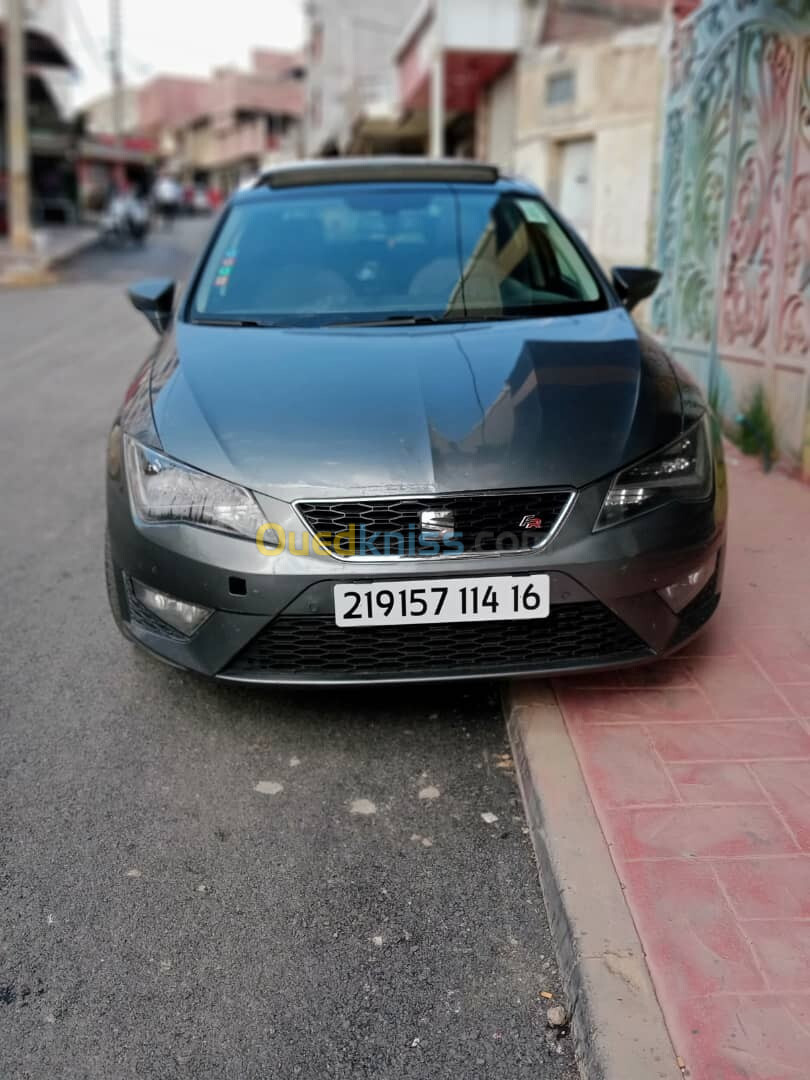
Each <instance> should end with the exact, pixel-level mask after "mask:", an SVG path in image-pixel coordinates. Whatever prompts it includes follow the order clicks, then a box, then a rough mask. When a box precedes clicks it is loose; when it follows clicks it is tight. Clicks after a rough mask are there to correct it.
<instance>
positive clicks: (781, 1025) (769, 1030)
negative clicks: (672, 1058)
mask: <svg viewBox="0 0 810 1080" xmlns="http://www.w3.org/2000/svg"><path fill="white" fill-rule="evenodd" d="M803 1008H804V1004H803V1002H801V1001H800V1000H798V1001H797V1000H796V999H793V998H791V997H789V996H785V995H781V994H780V995H768V996H764V995H759V994H757V995H754V996H752V997H733V996H721V997H708V998H694V999H693V1000H691V1001H681V1002H676V1003H674V1005H673V1007H672V1008H671V1009H669V1010H667V1017H668V1019H669V1022H670V1027H671V1030H672V1034H673V1038H674V1042H675V1048H676V1050H677V1052H678V1054H679V1055H680V1056H681V1057H682V1058H683V1059H684V1061H685V1063H686V1068H687V1069H688V1070H689V1071H688V1075H689V1076H690V1077H691V1078H692V1080H808V1076H810V1024H808V1023H807V1022H806V1021H803V1019H802V1010H803Z"/></svg>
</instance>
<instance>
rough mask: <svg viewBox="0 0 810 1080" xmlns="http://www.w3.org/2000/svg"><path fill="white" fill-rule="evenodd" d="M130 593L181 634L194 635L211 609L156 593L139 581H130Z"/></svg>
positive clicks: (156, 591) (155, 590) (166, 594)
mask: <svg viewBox="0 0 810 1080" xmlns="http://www.w3.org/2000/svg"><path fill="white" fill-rule="evenodd" d="M132 591H133V592H134V593H135V596H136V597H137V599H138V600H139V601H140V602H141V603H142V604H143V606H144V607H146V608H149V610H150V611H151V612H152V613H153V614H154V615H157V617H158V618H159V619H162V620H163V621H164V622H165V623H168V624H169V626H173V627H174V629H175V630H179V631H180V633H181V634H188V635H189V636H190V635H191V634H193V633H194V631H195V630H197V629H198V628H199V627H200V626H202V624H203V623H204V622H205V620H206V619H207V618H208V616H209V615H210V614H211V608H207V607H201V606H200V605H199V604H187V603H186V602H185V600H178V599H177V598H176V597H174V596H169V595H168V593H163V592H158V590H157V589H153V588H151V586H149V585H143V584H142V583H141V582H140V581H136V580H135V578H133V579H132Z"/></svg>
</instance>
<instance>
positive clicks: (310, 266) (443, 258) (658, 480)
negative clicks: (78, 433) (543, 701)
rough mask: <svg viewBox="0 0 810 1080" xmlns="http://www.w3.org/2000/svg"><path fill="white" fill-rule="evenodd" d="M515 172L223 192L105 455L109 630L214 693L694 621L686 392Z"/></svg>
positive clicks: (158, 302)
mask: <svg viewBox="0 0 810 1080" xmlns="http://www.w3.org/2000/svg"><path fill="white" fill-rule="evenodd" d="M658 277H659V275H658V274H657V273H656V272H655V271H652V270H648V269H644V268H632V267H621V268H617V269H615V270H614V272H613V274H612V278H611V280H608V279H607V278H606V277H605V275H604V274H603V273H602V271H601V270H600V268H599V266H598V265H597V264H596V262H595V260H594V259H593V257H592V256H591V255H590V254H589V252H588V250H587V249H586V247H585V246H584V245H583V243H582V242H581V240H580V239H579V238H578V237H577V236H576V235H575V234H574V233H573V232H572V231H571V229H570V228H569V227H568V226H567V225H566V224H565V223H564V222H563V221H561V220H560V218H559V217H558V216H557V215H556V214H555V213H554V211H553V210H552V208H551V207H550V206H549V205H548V203H547V202H546V201H545V200H544V199H543V198H542V197H541V195H540V193H539V192H538V191H537V190H536V189H535V188H533V187H532V186H531V185H529V184H527V183H525V182H523V181H518V180H514V179H509V178H507V177H503V176H501V175H499V173H498V171H497V170H496V169H494V168H492V167H489V166H486V165H479V164H475V163H471V162H460V161H459V162H441V161H429V160H421V159H402V160H398V159H364V160H358V161H352V160H340V159H337V160H333V161H325V162H319V163H307V162H302V163H296V164H293V165H289V166H284V167H279V168H277V169H275V170H273V171H271V172H268V173H266V174H265V175H263V176H262V177H261V178H260V179H259V180H258V181H257V183H256V185H255V186H254V187H253V188H251V189H250V190H247V191H243V192H240V193H239V194H237V195H236V196H235V197H234V198H232V199H231V201H230V203H229V204H228V205H227V207H226V208H225V210H224V212H223V214H222V215H221V216H220V218H219V220H218V222H217V223H216V225H215V227H214V230H213V234H212V236H211V239H210V241H209V243H208V245H207V247H206V250H205V251H204V253H203V255H202V257H201V259H200V261H199V264H198V266H197V268H196V270H195V272H194V274H193V276H192V277H191V280H190V282H189V285H188V287H187V288H186V289H185V290H184V291H183V293H182V295H177V294H176V289H175V286H174V283H173V282H171V281H163V280H159V281H150V282H144V283H142V284H141V285H139V286H137V287H136V288H135V289H133V290H131V294H130V295H131V298H132V300H133V303H134V304H135V307H136V308H138V309H139V310H140V311H142V312H143V313H144V314H145V315H146V316H147V318H148V319H149V320H150V322H151V323H152V324H153V325H154V326H155V328H156V330H157V331H158V333H159V340H158V342H157V344H156V347H155V349H154V351H153V353H152V354H151V355H150V356H149V357H148V359H147V360H146V362H145V363H144V364H143V365H142V366H141V368H140V370H139V371H138V373H137V375H136V377H135V379H134V381H133V382H132V384H131V386H130V388H129V390H128V391H127V394H126V397H125V399H124V402H123V404H122V406H121V409H120V412H119V414H118V416H117V417H116V419H115V422H114V424H113V427H112V431H111V434H110V439H109V448H108V457H107V508H108V530H107V584H108V591H109V595H110V601H111V606H112V610H113V613H114V615H115V618H116V621H117V622H118V625H119V626H120V628H121V630H122V631H123V633H124V634H125V635H126V636H127V637H128V638H130V639H132V640H133V641H135V642H137V643H138V644H139V645H141V646H143V647H144V648H146V649H147V650H149V651H150V652H151V653H153V654H155V655H156V656H158V657H160V658H162V659H163V660H166V661H168V662H170V663H172V664H175V665H177V666H179V667H183V668H188V669H192V670H194V671H197V672H201V673H203V674H206V675H210V676H215V677H217V678H219V679H225V680H234V681H243V682H267V683H312V684H316V683H349V682H388V681H402V680H430V679H451V678H471V677H491V676H503V675H526V674H544V675H547V674H552V673H554V674H558V673H564V672H570V671H578V670H584V669H594V668H614V667H621V666H624V665H629V664H637V663H640V662H644V661H649V660H652V659H654V658H656V657H660V656H665V655H667V654H668V653H671V652H672V651H673V650H675V649H677V648H679V647H680V646H682V645H683V644H684V643H685V642H687V641H688V640H689V639H690V638H691V637H692V636H693V635H694V634H695V633H697V632H698V631H699V630H700V629H701V627H702V626H703V625H704V624H705V623H706V621H707V620H708V619H709V618H710V616H711V615H712V613H713V612H714V610H715V608H716V606H717V603H718V600H719V597H720V588H721V582H722V575H723V557H724V548H725V530H726V480H725V470H724V465H723V457H722V446H721V440H720V436H719V432H718V427H717V424H716V422H715V420H714V419H713V417H712V415H711V413H710V411H709V409H708V408H707V406H706V403H705V401H704V400H703V397H702V396H701V393H700V391H699V389H698V388H697V387H696V386H695V384H694V383H693V382H692V381H691V380H690V379H689V378H688V377H687V375H686V374H685V373H684V372H683V371H682V370H680V369H679V368H678V367H677V366H676V365H675V364H673V362H672V360H671V359H670V357H669V356H668V355H667V353H666V352H665V351H664V350H663V349H662V348H661V346H660V345H659V344H658V343H657V342H656V341H654V340H653V339H652V338H651V337H650V336H648V335H647V334H645V333H644V332H642V330H640V329H639V327H638V326H637V325H636V324H635V322H634V321H633V319H632V318H631V316H630V314H629V311H630V309H632V308H633V307H634V306H635V305H636V304H637V303H639V302H640V301H642V300H644V299H646V298H647V297H648V296H649V295H650V294H651V293H652V292H653V290H654V289H655V286H656V284H657V282H658Z"/></svg>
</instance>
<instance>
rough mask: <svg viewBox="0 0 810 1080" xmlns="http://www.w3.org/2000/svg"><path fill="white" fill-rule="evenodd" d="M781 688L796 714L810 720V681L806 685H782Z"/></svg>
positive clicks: (783, 695)
mask: <svg viewBox="0 0 810 1080" xmlns="http://www.w3.org/2000/svg"><path fill="white" fill-rule="evenodd" d="M779 689H780V691H781V693H782V697H783V698H785V699H786V700H787V702H788V704H789V705H790V707H791V708H792V709H793V711H794V712H795V713H796V715H797V716H800V717H802V718H803V719H804V720H810V683H808V684H806V685H805V686H795V685H794V686H780V687H779Z"/></svg>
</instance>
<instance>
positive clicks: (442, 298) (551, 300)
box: [190, 185, 606, 326]
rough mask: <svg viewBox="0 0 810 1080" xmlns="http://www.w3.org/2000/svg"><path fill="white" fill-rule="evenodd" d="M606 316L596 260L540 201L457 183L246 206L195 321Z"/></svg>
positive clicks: (231, 219)
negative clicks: (593, 313)
mask: <svg viewBox="0 0 810 1080" xmlns="http://www.w3.org/2000/svg"><path fill="white" fill-rule="evenodd" d="M605 306H606V300H605V297H604V294H603V292H602V290H601V288H600V286H599V283H598V281H597V279H596V278H595V276H594V274H593V273H592V271H591V270H590V268H589V267H588V265H587V263H586V262H585V259H584V258H583V257H582V255H581V254H580V253H579V251H578V249H577V248H576V247H575V245H574V244H573V243H572V241H571V239H570V238H569V236H568V235H567V234H566V232H565V231H564V229H563V228H562V226H561V225H560V224H559V223H558V222H557V220H556V219H555V218H554V217H553V216H552V215H551V213H550V212H549V210H548V209H547V207H546V206H545V204H544V203H543V202H542V201H541V200H540V199H536V198H533V197H527V196H523V195H513V194H504V193H500V192H494V191H493V190H492V189H487V190H471V189H470V188H456V189H454V188H450V187H447V186H445V187H442V188H429V187H418V186H416V185H398V186H395V185H391V186H386V187H378V188H371V187H365V186H364V187H353V188H352V187H349V186H343V187H340V188H317V189H313V188H308V189H305V190H304V189H300V190H297V191H293V192H279V193H273V194H272V196H270V197H269V198H266V199H262V200H256V201H246V202H242V203H236V204H235V205H234V206H233V207H232V208H231V210H230V212H229V214H228V215H227V217H226V219H225V221H224V222H223V224H222V226H221V228H220V231H219V233H218V235H217V238H216V241H215V243H214V245H213V247H212V249H211V251H210V254H209V257H208V259H207V260H206V263H205V265H204V267H203V270H202V273H201V274H200V276H199V279H198V284H197V287H196V290H195V292H194V295H193V298H192V301H191V307H190V315H191V319H192V321H198V322H213V323H225V324H227V323H237V324H238V323H244V324H247V325H256V324H258V325H265V324H270V325H292V326H296V325H299V326H303V325H313V324H314V325H323V324H328V325H332V324H346V323H357V322H360V323H362V322H370V323H379V322H392V323H396V322H399V321H402V322H406V323H407V322H409V321H418V320H426V321H433V320H436V321H465V320H472V319H497V318H510V317H513V318H520V317H532V316H546V315H559V314H578V313H581V312H586V311H594V310H597V309H600V308H603V307H605Z"/></svg>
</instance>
